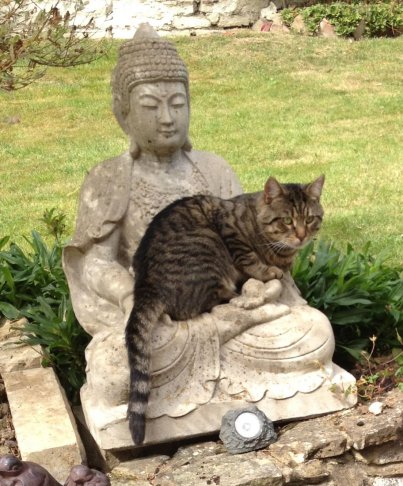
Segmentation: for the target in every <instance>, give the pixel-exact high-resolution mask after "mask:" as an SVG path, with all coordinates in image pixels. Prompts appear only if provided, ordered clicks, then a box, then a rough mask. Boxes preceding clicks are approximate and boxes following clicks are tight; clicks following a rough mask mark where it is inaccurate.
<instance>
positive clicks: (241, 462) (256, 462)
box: [156, 452, 283, 486]
mask: <svg viewBox="0 0 403 486" xmlns="http://www.w3.org/2000/svg"><path fill="white" fill-rule="evenodd" d="M174 459H175V457H174ZM166 466H168V467H167V468H166V469H164V471H163V472H162V473H161V474H159V475H156V483H158V482H159V479H160V477H161V479H163V478H165V479H166V480H170V481H172V482H173V484H183V485H190V484H191V485H192V486H193V485H194V486H199V485H200V486H201V485H203V486H205V485H206V484H220V486H241V485H245V486H246V485H248V486H260V485H262V486H263V485H273V486H274V485H281V484H283V480H282V473H281V471H280V469H278V467H277V466H276V465H275V464H274V462H273V460H272V459H271V458H270V457H269V456H266V457H264V456H259V457H258V456H256V453H254V452H250V453H247V454H242V455H230V454H228V453H224V454H219V455H217V456H204V457H197V456H196V457H193V459H190V460H189V462H188V463H186V464H182V466H181V467H178V468H175V469H174V468H171V467H170V466H169V465H168V464H167V465H166Z"/></svg>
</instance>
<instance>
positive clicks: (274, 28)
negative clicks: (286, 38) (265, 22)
mask: <svg viewBox="0 0 403 486" xmlns="http://www.w3.org/2000/svg"><path fill="white" fill-rule="evenodd" d="M272 22H273V24H272V25H271V27H270V32H271V33H272V34H289V33H290V29H289V28H288V27H287V26H286V25H284V22H283V19H282V17H281V15H280V14H279V13H277V14H275V15H273V16H272Z"/></svg>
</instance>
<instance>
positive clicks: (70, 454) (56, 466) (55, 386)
mask: <svg viewBox="0 0 403 486" xmlns="http://www.w3.org/2000/svg"><path fill="white" fill-rule="evenodd" d="M2 377H3V379H4V383H5V386H6V390H7V397H8V401H9V404H10V409H11V414H12V417H13V424H14V428H15V433H16V437H17V441H18V447H19V449H20V452H21V456H22V459H23V460H25V461H33V462H37V463H38V464H40V465H41V466H43V467H44V468H45V469H47V470H48V471H49V472H50V473H51V474H52V476H54V477H55V479H57V480H58V481H59V482H61V483H62V484H64V481H65V479H66V477H67V476H68V474H69V472H70V469H71V468H72V466H74V465H76V464H81V463H82V461H85V451H84V448H83V447H82V445H81V440H80V438H79V436H78V433H77V429H76V425H75V421H74V417H73V416H72V413H71V410H70V406H69V404H68V402H67V399H66V397H65V394H64V391H63V390H62V388H61V386H60V384H59V382H58V380H57V378H56V375H55V373H54V371H53V369H52V368H34V369H27V370H19V371H12V372H9V373H7V372H6V373H2Z"/></svg>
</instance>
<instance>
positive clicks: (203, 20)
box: [172, 16, 211, 30]
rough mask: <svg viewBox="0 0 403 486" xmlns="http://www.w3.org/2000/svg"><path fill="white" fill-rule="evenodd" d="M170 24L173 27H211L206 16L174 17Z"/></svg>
mask: <svg viewBox="0 0 403 486" xmlns="http://www.w3.org/2000/svg"><path fill="white" fill-rule="evenodd" d="M172 26H173V27H174V28H175V29H178V30H183V29H207V28H208V27H211V22H210V20H209V19H208V18H207V17H204V16H203V17H195V16H192V17H182V16H180V17H179V16H178V17H174V19H173V21H172Z"/></svg>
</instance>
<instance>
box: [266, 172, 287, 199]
mask: <svg viewBox="0 0 403 486" xmlns="http://www.w3.org/2000/svg"><path fill="white" fill-rule="evenodd" d="M283 194H285V189H284V187H283V186H282V185H281V184H280V183H279V182H278V181H277V179H275V178H274V177H269V178H268V179H267V182H266V184H265V186H264V201H265V203H266V204H270V203H271V202H272V201H273V199H275V198H276V197H280V196H282V195H283Z"/></svg>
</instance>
